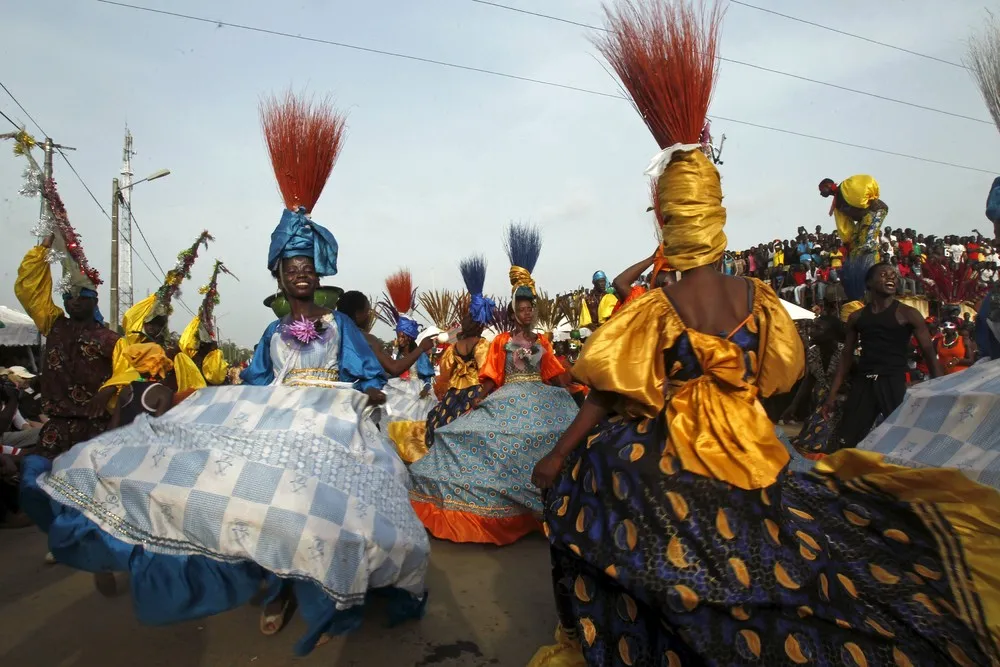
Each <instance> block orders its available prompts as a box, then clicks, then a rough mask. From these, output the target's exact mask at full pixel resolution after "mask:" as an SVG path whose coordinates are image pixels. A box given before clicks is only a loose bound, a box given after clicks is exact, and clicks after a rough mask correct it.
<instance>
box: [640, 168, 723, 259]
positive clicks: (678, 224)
mask: <svg viewBox="0 0 1000 667" xmlns="http://www.w3.org/2000/svg"><path fill="white" fill-rule="evenodd" d="M656 187H657V202H656V203H657V206H658V211H659V213H660V216H661V219H662V220H663V246H662V248H663V253H662V255H663V258H664V260H665V261H666V263H667V264H668V265H669V266H670V267H671V268H673V269H675V270H677V271H687V270H688V269H693V268H695V267H698V266H705V265H708V264H714V263H715V262H717V261H719V260H720V259H721V258H722V255H723V253H725V251H726V234H725V232H724V231H723V227H725V225H726V209H725V207H724V206H723V205H722V185H721V183H720V181H719V170H718V169H716V168H715V165H714V164H712V162H711V160H709V159H708V158H707V157H706V156H705V154H704V153H703V152H702V151H701V150H698V149H694V150H678V151H675V152H674V153H673V154H672V155H671V156H670V162H669V163H668V164H667V166H666V168H665V169H664V171H663V173H662V174H661V175H660V177H659V179H658V180H657V186H656Z"/></svg>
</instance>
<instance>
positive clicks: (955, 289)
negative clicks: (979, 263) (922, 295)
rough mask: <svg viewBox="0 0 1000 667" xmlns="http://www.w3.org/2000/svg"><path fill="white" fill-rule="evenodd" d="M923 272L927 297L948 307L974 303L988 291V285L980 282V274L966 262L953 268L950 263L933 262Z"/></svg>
mask: <svg viewBox="0 0 1000 667" xmlns="http://www.w3.org/2000/svg"><path fill="white" fill-rule="evenodd" d="M923 272H924V285H925V287H926V292H927V296H928V297H930V298H931V299H936V300H938V301H940V302H941V303H943V304H946V305H951V306H956V305H960V304H963V303H969V304H971V303H974V302H975V301H976V300H977V299H979V298H980V297H982V296H983V295H984V294H986V291H987V286H986V284H985V283H981V282H980V281H979V273H978V272H977V271H975V270H974V269H973V268H972V267H971V266H969V265H968V264H966V263H964V262H962V263H961V264H958V265H956V266H954V267H952V266H951V265H950V263H948V262H940V261H933V260H932V261H929V262H927V263H926V264H925V265H924V268H923Z"/></svg>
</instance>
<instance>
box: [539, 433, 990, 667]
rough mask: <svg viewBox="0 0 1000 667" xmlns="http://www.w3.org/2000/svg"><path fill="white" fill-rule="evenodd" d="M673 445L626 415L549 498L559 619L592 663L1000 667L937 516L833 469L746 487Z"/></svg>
mask: <svg viewBox="0 0 1000 667" xmlns="http://www.w3.org/2000/svg"><path fill="white" fill-rule="evenodd" d="M666 440H667V438H666V432H665V427H664V424H663V421H662V419H658V420H643V421H628V420H622V419H621V418H620V417H613V418H611V419H610V420H608V421H605V422H604V423H603V424H602V425H600V426H599V427H598V428H597V429H596V430H595V432H594V434H593V435H592V436H591V437H590V438H589V441H588V442H587V443H586V444H581V445H580V446H579V447H578V448H577V449H576V450H575V451H574V452H573V453H572V454H571V455H570V456H569V458H568V459H567V462H566V465H565V467H564V472H563V474H562V475H561V477H560V478H559V479H558V480H557V482H556V485H555V486H554V488H553V489H551V490H550V491H549V492H548V493H547V494H546V497H545V502H546V511H545V517H546V524H545V528H546V534H547V535H548V537H549V541H550V544H551V547H552V564H553V577H554V584H555V590H556V600H557V608H558V613H559V617H560V621H561V624H562V626H563V628H564V629H565V630H567V631H568V632H570V633H571V635H572V634H574V633H575V636H576V638H577V639H578V640H579V643H580V646H581V647H582V650H583V655H584V657H585V659H586V662H587V664H589V665H595V666H596V665H601V666H604V667H610V666H617V665H663V666H668V665H669V666H670V667H674V666H675V665H749V664H759V665H804V664H811V665H853V666H858V667H861V666H874V665H900V666H906V665H952V664H954V665H987V664H996V663H994V662H993V661H995V660H997V658H998V655H1000V654H998V652H997V647H996V643H995V640H994V638H992V637H991V631H992V634H995V632H996V628H995V627H990V624H988V623H987V622H986V621H985V620H984V619H985V614H984V608H983V601H982V600H980V599H979V597H977V596H976V594H975V592H974V591H973V590H972V589H973V582H972V578H973V576H972V575H971V574H970V570H969V568H968V567H967V564H966V562H965V559H964V556H963V554H964V552H963V548H962V545H961V544H960V542H959V539H958V538H957V537H956V528H955V526H953V525H951V524H950V523H949V522H948V521H946V520H945V519H944V518H943V517H942V516H941V515H940V514H939V513H938V512H937V511H936V510H935V509H934V507H933V506H932V505H930V504H927V505H926V506H922V509H920V508H917V509H914V505H912V504H909V503H905V502H901V501H899V500H897V499H895V498H893V497H891V496H890V495H888V494H886V493H882V492H880V490H879V489H878V488H876V487H875V486H874V485H872V484H871V483H868V482H866V481H862V480H861V478H860V477H858V478H856V479H853V480H845V479H844V478H843V474H841V475H834V474H829V473H827V474H824V473H823V472H814V473H806V474H802V473H792V472H787V471H786V472H784V473H781V474H780V476H779V478H778V481H777V482H776V483H774V484H772V485H770V486H768V487H766V488H763V489H758V490H752V491H746V490H742V489H739V488H736V487H734V486H731V485H729V484H727V483H724V482H720V481H717V480H713V479H709V478H707V477H703V476H701V475H697V474H694V473H691V472H687V471H685V470H682V469H680V467H679V465H678V463H677V461H676V460H675V459H672V457H670V456H669V455H667V456H666V457H664V451H663V450H664V448H665V447H664V443H665V442H666ZM850 454H854V455H857V456H862V453H858V452H850ZM838 456H840V455H838ZM859 465H863V464H859ZM820 470H822V466H820ZM922 472H925V471H914V473H916V474H920V473H922ZM934 472H940V471H934ZM995 603H996V601H993V604H995Z"/></svg>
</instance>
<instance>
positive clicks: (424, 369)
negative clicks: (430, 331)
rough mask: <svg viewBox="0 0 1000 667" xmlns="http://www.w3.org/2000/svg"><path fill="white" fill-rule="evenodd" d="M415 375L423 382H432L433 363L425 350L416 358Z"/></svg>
mask: <svg viewBox="0 0 1000 667" xmlns="http://www.w3.org/2000/svg"><path fill="white" fill-rule="evenodd" d="M417 377H419V378H420V379H421V380H423V381H424V382H425V383H430V382H434V364H432V363H431V360H430V357H428V356H427V353H426V352H425V353H424V354H421V355H420V356H419V357H418V358H417Z"/></svg>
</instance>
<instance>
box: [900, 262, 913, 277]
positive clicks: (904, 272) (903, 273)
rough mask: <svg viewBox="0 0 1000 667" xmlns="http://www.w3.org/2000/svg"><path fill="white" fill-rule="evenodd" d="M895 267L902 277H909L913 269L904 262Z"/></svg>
mask: <svg viewBox="0 0 1000 667" xmlns="http://www.w3.org/2000/svg"><path fill="white" fill-rule="evenodd" d="M897 268H898V269H899V275H900V277H902V278H909V277H910V276H912V275H913V269H911V268H910V267H908V266H907V265H906V264H900V265H899V266H898V267H897Z"/></svg>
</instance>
